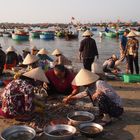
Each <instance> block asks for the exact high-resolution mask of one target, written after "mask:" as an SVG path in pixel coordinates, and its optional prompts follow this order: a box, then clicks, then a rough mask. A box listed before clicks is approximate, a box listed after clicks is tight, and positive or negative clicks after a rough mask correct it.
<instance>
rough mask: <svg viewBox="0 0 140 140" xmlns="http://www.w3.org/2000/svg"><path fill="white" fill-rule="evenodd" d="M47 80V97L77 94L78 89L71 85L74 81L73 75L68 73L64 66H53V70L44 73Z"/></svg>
mask: <svg viewBox="0 0 140 140" xmlns="http://www.w3.org/2000/svg"><path fill="white" fill-rule="evenodd" d="M46 76H47V78H48V80H49V82H50V83H49V84H48V87H49V90H48V91H47V92H48V94H49V95H53V94H57V96H59V95H69V94H72V95H73V94H76V93H78V87H77V86H74V85H72V84H71V82H72V80H73V79H74V77H75V76H74V73H72V72H70V71H69V70H68V69H67V68H65V66H64V65H61V64H60V65H55V67H54V68H53V69H50V70H48V71H47V72H46Z"/></svg>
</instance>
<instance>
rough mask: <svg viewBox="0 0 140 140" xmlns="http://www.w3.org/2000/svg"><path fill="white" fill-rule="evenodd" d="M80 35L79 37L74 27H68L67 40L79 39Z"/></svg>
mask: <svg viewBox="0 0 140 140" xmlns="http://www.w3.org/2000/svg"><path fill="white" fill-rule="evenodd" d="M78 35H79V32H78V31H77V29H76V28H75V27H74V26H73V25H70V26H68V28H67V30H66V32H65V38H66V40H71V39H77V38H78Z"/></svg>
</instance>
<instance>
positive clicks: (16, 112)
mask: <svg viewBox="0 0 140 140" xmlns="http://www.w3.org/2000/svg"><path fill="white" fill-rule="evenodd" d="M43 82H46V83H48V79H47V78H46V76H45V73H44V71H43V70H42V69H41V68H39V67H37V68H35V69H32V70H31V71H29V72H26V73H24V74H23V75H22V76H21V77H20V78H19V79H16V80H13V81H11V82H10V83H9V84H8V85H7V86H6V87H5V89H4V91H3V93H2V94H1V99H2V107H1V108H0V115H2V116H4V117H6V118H17V117H20V118H21V117H22V119H25V118H24V117H26V119H27V118H28V119H29V118H30V117H31V115H32V113H33V112H34V109H35V108H34V104H33V100H34V98H35V94H36V93H34V88H36V87H38V86H39V85H42V84H43Z"/></svg>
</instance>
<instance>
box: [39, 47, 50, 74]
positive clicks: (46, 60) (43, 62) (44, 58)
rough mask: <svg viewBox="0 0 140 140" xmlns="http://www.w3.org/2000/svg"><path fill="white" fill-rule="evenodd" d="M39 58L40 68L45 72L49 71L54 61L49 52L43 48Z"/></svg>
mask: <svg viewBox="0 0 140 140" xmlns="http://www.w3.org/2000/svg"><path fill="white" fill-rule="evenodd" d="M37 56H38V57H39V58H40V60H39V66H40V67H42V69H43V70H44V71H47V70H48V69H49V67H50V63H51V62H53V59H52V58H51V57H50V56H49V55H48V51H47V50H46V49H45V48H42V49H41V50H40V51H39V52H38V53H37Z"/></svg>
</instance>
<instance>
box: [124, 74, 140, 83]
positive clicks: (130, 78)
mask: <svg viewBox="0 0 140 140" xmlns="http://www.w3.org/2000/svg"><path fill="white" fill-rule="evenodd" d="M123 80H124V82H125V83H136V82H140V74H124V75H123Z"/></svg>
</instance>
